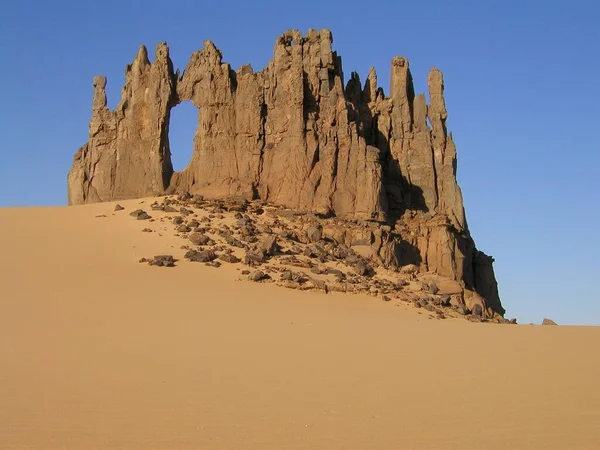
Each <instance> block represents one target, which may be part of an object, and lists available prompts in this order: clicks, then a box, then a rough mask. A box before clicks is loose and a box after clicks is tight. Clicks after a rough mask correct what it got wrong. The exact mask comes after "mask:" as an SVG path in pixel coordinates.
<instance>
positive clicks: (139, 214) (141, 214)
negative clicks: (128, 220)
mask: <svg viewBox="0 0 600 450" xmlns="http://www.w3.org/2000/svg"><path fill="white" fill-rule="evenodd" d="M129 215H130V216H132V217H135V218H136V219H137V220H148V219H150V216H149V215H148V213H147V212H146V211H144V210H143V209H136V210H135V211H133V212H131V213H129Z"/></svg>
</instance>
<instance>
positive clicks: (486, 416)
mask: <svg viewBox="0 0 600 450" xmlns="http://www.w3.org/2000/svg"><path fill="white" fill-rule="evenodd" d="M120 203H121V204H122V205H123V206H125V207H126V211H123V212H121V213H116V214H113V212H112V210H113V206H114V203H112V204H101V205H88V206H80V207H72V208H66V207H64V208H60V207H59V208H17V209H11V208H9V209H6V208H5V209H0V254H1V258H0V448H3V449H4V448H7V449H29V448H32V449H38V448H39V449H92V448H93V449H116V448H128V449H137V448H139V449H152V448H161V449H163V448H164V449H200V448H201V449H238V448H243V449H300V448H302V449H328V450H330V449H401V448H406V449H420V448H423V449H438V448H444V449H446V448H448V449H450V448H452V449H453V448H456V449H470V448H472V449H482V448H486V449H507V448H510V449H521V448H523V449H530V448H535V449H538V448H539V449H542V448H543V449H550V448H553V449H597V448H600V387H599V385H598V382H599V380H600V351H599V350H598V346H599V345H600V328H591V327H589V328H586V327H540V326H514V325H497V324H477V323H471V322H468V321H465V320H460V319H449V320H444V321H437V320H431V319H429V318H428V316H427V315H425V314H423V313H420V311H418V310H416V309H412V308H411V307H407V306H404V305H399V304H397V303H394V302H387V303H386V302H382V301H380V300H377V299H374V298H373V297H368V296H361V295H351V294H328V295H326V294H323V293H317V292H300V291H294V290H288V289H284V288H281V287H277V286H275V285H272V284H261V283H251V282H248V281H239V280H238V278H240V277H239V272H238V271H236V269H235V267H234V266H231V265H227V266H225V265H224V266H223V267H221V268H212V267H206V266H204V265H202V264H195V263H189V262H187V261H182V262H181V263H180V264H179V265H178V267H175V268H164V267H150V266H148V265H146V264H139V263H138V262H137V261H138V260H139V259H140V258H141V257H148V256H153V255H155V254H161V253H173V254H177V255H180V254H181V253H182V252H183V251H182V250H180V249H179V247H180V246H181V240H180V239H178V238H176V237H173V236H172V232H171V234H169V233H164V234H163V236H159V235H158V233H142V232H141V229H142V228H143V227H145V226H147V225H148V223H147V222H141V221H136V220H134V219H133V218H131V217H129V215H128V212H129V211H131V209H134V208H136V207H138V203H139V202H138V201H126V202H120ZM98 214H105V215H106V216H107V217H103V218H97V217H96V215H98ZM238 266H239V265H238Z"/></svg>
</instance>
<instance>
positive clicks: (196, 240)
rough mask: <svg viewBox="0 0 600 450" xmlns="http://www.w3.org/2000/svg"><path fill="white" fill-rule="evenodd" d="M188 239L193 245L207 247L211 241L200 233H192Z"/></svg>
mask: <svg viewBox="0 0 600 450" xmlns="http://www.w3.org/2000/svg"><path fill="white" fill-rule="evenodd" d="M188 239H189V240H190V241H192V243H193V244H195V245H208V244H209V242H211V239H210V238H209V237H208V236H207V235H205V234H202V233H192V234H190V235H189V236H188Z"/></svg>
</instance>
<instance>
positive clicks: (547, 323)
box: [542, 319, 558, 325]
mask: <svg viewBox="0 0 600 450" xmlns="http://www.w3.org/2000/svg"><path fill="white" fill-rule="evenodd" d="M542 325H558V324H557V323H556V322H555V321H554V320H552V319H544V320H543V321H542Z"/></svg>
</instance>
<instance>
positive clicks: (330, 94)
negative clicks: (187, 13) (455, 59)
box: [68, 30, 503, 312]
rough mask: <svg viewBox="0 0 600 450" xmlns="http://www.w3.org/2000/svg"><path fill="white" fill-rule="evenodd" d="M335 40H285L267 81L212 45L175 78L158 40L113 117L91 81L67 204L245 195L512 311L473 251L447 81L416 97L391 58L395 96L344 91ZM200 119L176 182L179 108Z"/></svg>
mask: <svg viewBox="0 0 600 450" xmlns="http://www.w3.org/2000/svg"><path fill="white" fill-rule="evenodd" d="M332 44H333V37H332V34H331V32H330V31H329V30H321V31H316V30H309V31H308V33H307V35H306V36H302V34H301V33H300V32H298V31H296V30H290V31H287V32H285V33H284V34H283V35H281V36H280V37H279V38H278V40H277V42H276V43H275V47H274V51H273V59H272V60H271V61H270V62H269V64H268V65H267V67H265V68H264V69H263V70H262V71H260V72H254V70H253V69H252V67H250V66H249V65H246V66H243V67H241V68H240V69H238V70H237V71H234V70H233V69H232V68H231V67H230V65H229V64H227V63H225V62H223V59H222V54H221V52H220V51H219V50H218V49H217V48H216V47H215V45H214V44H213V43H212V42H210V41H205V42H204V45H203V48H202V50H199V51H196V52H194V53H193V54H192V56H191V57H190V60H189V62H188V65H187V67H186V68H185V70H184V71H183V72H182V73H180V72H179V71H177V72H174V70H173V65H172V62H171V59H170V58H169V52H168V48H167V46H166V44H165V43H161V44H159V45H158V46H157V48H156V57H155V60H154V62H152V63H151V62H150V61H149V59H148V54H147V51H146V48H145V47H141V48H140V51H139V53H138V55H137V57H136V58H135V60H134V61H133V63H132V64H130V65H128V66H127V71H126V81H125V87H124V88H123V93H122V98H121V101H120V103H119V105H118V106H117V108H116V109H115V110H114V111H112V110H109V109H108V108H107V107H106V92H105V86H106V79H105V78H104V77H96V78H94V97H93V108H92V119H91V121H90V134H89V140H88V142H87V143H86V144H85V145H84V146H83V147H82V148H81V149H79V151H78V152H77V154H76V155H75V158H74V162H73V166H72V168H71V171H70V172H69V176H68V185H69V188H68V197H69V204H83V203H93V202H102V201H109V200H115V199H125V198H137V197H144V196H151V195H161V194H165V193H177V192H190V193H191V194H201V195H204V196H206V197H207V198H224V197H241V198H246V199H257V198H258V199H261V200H263V201H265V202H268V203H272V204H276V205H280V206H284V207H286V208H290V209H293V210H299V211H307V212H313V213H317V214H319V215H322V216H336V217H340V218H344V219H351V220H355V221H357V222H356V223H357V224H359V223H365V224H366V223H372V224H373V223H374V224H380V226H382V227H387V229H388V231H385V232H384V233H383V234H382V236H385V238H382V239H383V240H382V241H381V245H380V251H379V254H380V255H382V256H381V258H382V260H383V263H384V264H386V266H388V267H392V268H393V267H398V266H400V265H404V264H405V263H407V262H408V261H410V262H409V263H410V264H416V265H418V266H419V267H420V270H421V271H424V272H425V271H429V272H433V273H439V274H441V275H443V276H446V277H449V278H452V279H454V280H457V281H459V282H460V283H462V284H463V286H464V287H465V288H467V289H469V290H471V291H473V292H478V293H479V294H477V295H480V296H482V297H484V299H485V301H487V306H489V307H490V308H491V309H493V310H494V311H497V312H501V311H502V312H503V309H502V307H501V305H500V300H499V298H498V293H497V285H496V280H495V278H494V273H493V269H492V262H493V260H492V259H491V258H490V257H487V256H485V255H484V254H483V253H481V252H479V251H478V250H476V249H475V244H474V242H473V240H472V238H471V237H470V234H469V230H468V226H467V222H466V219H465V214H464V208H463V200H462V194H461V191H460V188H459V187H458V184H457V182H456V148H455V146H454V142H453V140H452V135H451V134H449V133H448V132H447V129H446V119H447V111H446V105H445V100H444V96H443V91H444V82H443V77H442V73H441V72H440V71H439V70H438V69H435V68H434V69H432V70H431V71H430V73H429V77H428V90H429V92H428V94H429V99H430V100H429V104H427V101H426V98H425V95H423V94H420V95H416V94H415V91H414V86H413V80H412V75H411V72H410V68H409V63H408V61H407V60H406V59H405V58H403V57H399V56H398V57H395V58H393V60H392V67H391V69H392V75H391V83H390V95H389V97H386V96H385V95H384V91H383V89H382V88H380V87H378V86H377V74H376V72H375V70H374V69H371V71H370V72H369V75H368V77H367V79H366V81H365V83H364V85H362V84H361V81H360V79H359V77H358V74H356V73H352V75H351V77H350V79H349V80H348V83H347V85H346V86H344V76H343V70H342V64H341V58H340V57H339V56H338V55H337V53H336V52H335V51H333V50H332ZM185 101H190V102H191V103H192V104H193V105H194V106H195V107H196V108H198V109H199V114H198V128H197V130H196V133H195V137H194V143H193V147H194V148H193V153H192V157H191V159H190V162H189V164H188V165H187V167H186V168H185V169H183V170H181V171H179V172H173V167H172V164H171V153H170V152H171V149H170V146H169V140H168V133H169V119H170V112H171V108H173V107H175V106H177V105H178V104H179V103H181V102H185Z"/></svg>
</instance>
